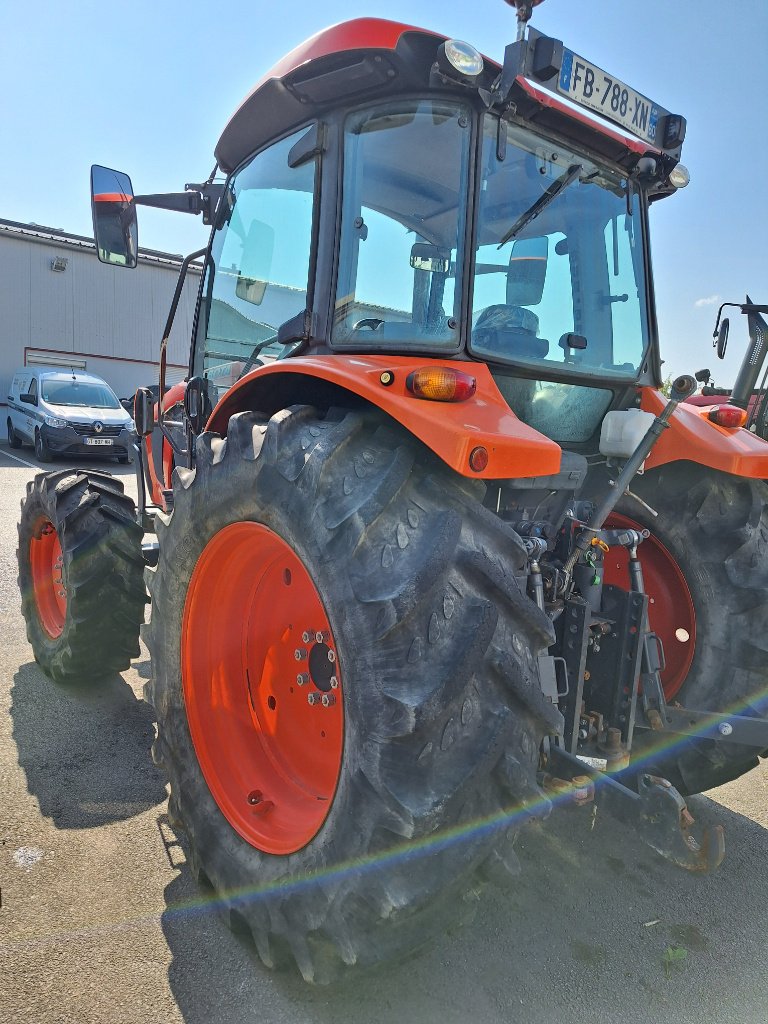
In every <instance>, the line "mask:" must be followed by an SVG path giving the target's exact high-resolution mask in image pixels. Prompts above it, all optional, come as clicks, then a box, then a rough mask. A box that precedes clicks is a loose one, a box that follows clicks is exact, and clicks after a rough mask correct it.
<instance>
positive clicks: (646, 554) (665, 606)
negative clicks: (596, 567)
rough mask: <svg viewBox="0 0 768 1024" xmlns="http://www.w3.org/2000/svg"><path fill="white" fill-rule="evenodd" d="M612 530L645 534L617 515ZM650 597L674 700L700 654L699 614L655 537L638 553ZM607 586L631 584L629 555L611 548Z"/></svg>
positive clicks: (667, 688) (665, 681)
mask: <svg viewBox="0 0 768 1024" xmlns="http://www.w3.org/2000/svg"><path fill="white" fill-rule="evenodd" d="M608 526H609V527H622V526H623V527H627V528H629V529H632V530H642V529H643V527H642V526H640V525H638V523H636V522H634V520H632V519H629V518H627V516H621V515H618V514H616V513H614V514H613V515H612V516H611V517H610V518H609V520H608ZM637 553H638V555H639V557H640V564H641V565H642V567H643V580H644V582H645V589H646V592H647V594H648V600H649V604H648V621H649V623H650V627H651V629H652V630H653V632H654V633H656V634H657V635H658V636H659V637H661V642H662V644H663V645H664V658H665V660H666V667H665V668H664V671H663V672H662V673H661V683H662V686H663V688H664V696H665V697H666V698H667V700H671V699H672V698H673V697H674V696H675V694H676V693H678V692H679V690H680V687H681V686H682V685H683V683H684V682H685V680H686V677H687V676H688V672H689V671H690V668H691V665H692V663H693V655H694V653H695V650H696V611H695V609H694V607H693V598H692V597H691V592H690V590H689V589H688V584H687V583H686V580H685V576H683V574H682V572H681V570H680V566H679V565H678V564H677V561H676V559H675V557H674V555H672V553H671V552H670V551H668V550H667V548H666V547H664V545H663V544H662V543H661V541H660V540H659V539H658V538H657V537H655V536H654V535H653V533H651V536H650V537H648V538H646V540H644V541H643V543H642V544H641V545H640V546H639V548H638V549H637ZM605 582H606V583H613V584H615V585H616V586H619V587H627V586H628V584H629V555H628V553H627V551H626V550H625V549H624V548H619V547H615V548H611V550H610V552H609V553H608V554H606V556H605Z"/></svg>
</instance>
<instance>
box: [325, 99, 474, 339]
mask: <svg viewBox="0 0 768 1024" xmlns="http://www.w3.org/2000/svg"><path fill="white" fill-rule="evenodd" d="M471 123H472V117H471V111H470V109H469V108H468V107H465V106H464V105H462V104H459V103H455V102H446V101H445V100H432V99H421V100H397V101H393V102H391V103H389V104H386V105H382V106H377V107H375V108H372V109H371V110H367V111H363V112H358V113H355V114H353V115H352V116H351V117H350V118H348V119H347V123H346V125H345V133H344V192H343V194H344V204H343V208H342V214H341V231H342V238H341V252H340V256H339V280H338V288H337V293H336V307H335V313H334V325H333V341H334V344H335V345H336V346H345V347H354V348H357V349H364V348H366V347H369V346H370V347H376V346H382V347H386V346H388V347H393V345H394V346H397V347H398V348H399V349H402V350H408V349H409V348H412V349H420V350H422V351H423V350H430V351H432V350H438V351H456V350H457V349H458V347H459V316H460V310H459V304H460V300H461V288H460V269H461V265H462V260H463V248H462V244H461V242H462V239H463V236H464V223H465V221H464V216H465V209H466V198H465V197H466V194H467V168H468V163H469V145H470V137H471ZM457 268H458V269H457Z"/></svg>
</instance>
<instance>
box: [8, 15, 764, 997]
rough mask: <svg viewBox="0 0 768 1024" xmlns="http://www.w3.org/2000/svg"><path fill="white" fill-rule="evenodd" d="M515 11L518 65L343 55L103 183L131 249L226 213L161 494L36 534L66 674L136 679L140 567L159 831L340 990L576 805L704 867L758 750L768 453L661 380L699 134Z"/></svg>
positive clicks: (42, 624)
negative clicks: (679, 203) (658, 237)
mask: <svg viewBox="0 0 768 1024" xmlns="http://www.w3.org/2000/svg"><path fill="white" fill-rule="evenodd" d="M516 6H517V8H518V22H519V28H518V33H517V35H518V38H517V40H516V41H515V42H513V43H511V44H510V45H509V46H507V48H506V51H505V54H504V58H503V61H502V63H500V64H498V63H495V62H493V61H491V60H489V59H487V58H485V57H483V56H481V54H480V53H479V52H478V51H477V50H476V49H474V48H473V47H472V46H470V45H468V44H467V43H464V42H461V41H458V40H454V39H448V38H446V37H445V36H443V35H440V34H438V33H435V32H429V31H424V30H422V29H418V28H413V27H410V26H408V25H401V24H394V23H392V22H388V21H382V20H376V19H361V20H357V21H352V22H348V23H346V24H342V25H337V26H335V27H333V28H330V29H328V30H326V31H323V32H321V33H319V34H318V35H317V36H315V37H313V38H312V39H310V40H308V41H307V42H305V43H303V44H302V45H301V46H299V47H298V48H297V49H296V50H294V51H293V52H292V53H290V54H289V55H288V56H287V57H285V58H284V59H283V60H282V61H281V62H280V63H279V64H278V65H277V66H276V67H275V68H274V69H273V70H272V71H270V72H269V73H268V74H267V75H265V76H264V78H262V79H261V80H260V81H259V83H258V84H257V85H256V87H255V89H254V90H253V92H252V93H251V94H250V95H249V96H248V97H247V98H246V99H245V101H244V102H243V103H242V105H241V106H240V107H239V109H238V110H237V111H236V112H235V114H234V115H233V117H232V118H231V120H230V122H229V124H228V125H227V126H226V128H225V129H224V132H223V134H222V136H221V138H220V140H219V142H218V145H217V147H216V161H217V164H216V167H215V168H214V173H212V174H211V176H210V177H209V178H208V180H207V181H205V182H203V183H202V184H199V185H187V186H186V190H185V191H184V192H183V193H178V194H173V195H168V196H136V195H134V193H133V189H132V186H131V183H130V180H129V179H128V177H127V176H126V175H124V174H121V173H119V172H116V171H112V170H109V169H107V168H103V167H95V168H94V169H93V173H92V190H93V212H94V225H95V233H96V240H97V248H98V251H99V255H100V257H101V258H102V260H104V261H106V262H108V263H112V264H114V265H115V266H125V267H130V266H134V265H135V264H136V262H137V259H138V253H139V249H138V239H137V234H136V207H137V206H138V205H142V204H144V205H153V206H156V207H163V208H167V209H176V210H183V211H185V212H189V213H196V214H201V215H202V216H203V218H204V220H205V222H206V223H209V224H210V225H211V228H212V232H211V239H210V244H209V246H208V247H207V248H206V249H205V250H204V251H203V252H201V253H195V254H193V255H192V256H191V257H189V259H190V260H191V259H196V258H201V257H202V258H203V261H204V270H203V274H202V280H201V286H200V292H199V299H198V306H197V316H196V322H195V326H194V333H193V338H192V345H191V355H190V362H189V374H188V378H187V380H186V382H185V384H183V385H181V386H178V387H176V388H172V389H171V390H170V391H166V389H165V381H164V367H165V344H166V341H165V340H164V341H163V345H162V348H161V359H160V363H161V371H160V388H159V396H158V398H157V401H155V396H153V395H152V394H151V393H150V391H149V390H148V389H143V390H139V392H138V393H137V395H136V400H135V419H136V424H137V430H138V433H139V435H140V436H141V438H142V443H141V446H140V447H139V448H137V451H136V463H137V479H138V484H139V507H138V509H136V508H135V507H134V506H133V504H132V502H131V501H130V500H129V499H128V498H127V497H126V496H125V495H124V494H123V493H122V487H121V485H120V484H119V483H118V482H117V481H115V480H114V479H112V478H110V477H108V476H106V475H103V474H100V473H91V472H90V471H87V472H86V471H77V472H75V471H68V470H62V471H60V472H57V473H48V474H41V475H40V476H38V477H36V479H35V480H34V482H33V483H31V484H30V488H29V493H28V496H27V499H26V501H25V503H24V505H23V508H22V517H21V525H20V528H19V538H20V540H19V564H20V584H21V589H22V594H23V602H24V614H25V617H26V620H27V626H28V633H29V638H30V641H31V643H32V645H33V648H34V651H35V656H36V657H37V659H38V661H39V663H40V664H41V666H42V667H43V669H44V670H45V671H47V672H48V673H49V674H50V675H51V676H52V677H53V678H54V679H55V680H57V681H59V682H62V683H66V682H69V681H71V680H80V679H83V678H93V679H94V680H96V679H98V678H99V676H102V675H103V674H104V672H105V671H106V670H114V669H124V668H126V667H127V666H128V664H129V659H130V656H131V655H132V654H134V653H135V652H136V651H137V650H138V636H139V626H140V623H141V622H142V620H143V618H144V608H145V590H144V576H143V574H144V571H145V566H146V579H147V583H148V591H149V600H150V602H151V620H150V622H149V625H148V630H147V643H148V646H149V649H150V653H151V658H152V680H151V682H150V683H149V684H148V687H147V698H148V700H149V701H151V702H152V704H153V705H154V707H155V709H156V713H157V728H158V735H157V739H156V742H155V746H154V753H155V757H156V760H157V761H158V762H159V763H161V764H163V765H164V766H165V769H166V771H167V773H168V776H169V778H170V784H171V796H170V813H171V816H172V819H173V820H174V821H175V822H177V823H178V825H179V827H180V828H181V829H183V831H184V832H185V833H186V837H187V842H188V850H189V858H190V862H191V864H192V867H193V870H194V872H195V873H196V874H197V876H198V877H199V878H201V879H204V880H206V881H207V883H208V884H209V885H210V886H211V887H212V888H213V890H214V891H215V892H216V894H217V898H218V901H219V905H220V906H221V907H222V908H223V911H224V913H225V915H226V917H227V918H228V920H229V922H230V923H231V924H232V925H233V926H235V927H238V928H241V929H243V930H245V931H247V932H248V933H249V934H250V935H251V936H252V937H253V940H254V942H255V945H256V948H257V950H258V953H259V955H260V957H261V959H262V960H263V961H264V963H265V964H267V965H268V966H275V965H277V964H278V963H281V962H282V961H283V960H286V959H287V960H289V961H291V960H292V961H295V963H296V964H297V965H298V968H299V969H300V971H301V973H302V974H303V976H304V977H305V978H306V979H307V980H312V981H316V982H326V981H329V980H331V979H332V978H335V977H336V976H337V975H338V974H339V972H341V971H343V970H344V969H345V967H346V966H350V965H353V964H360V965H367V964H372V963H375V962H377V961H380V960H383V959H386V958H388V957H392V956H400V955H403V954H404V953H405V952H407V951H409V950H411V949H413V948H415V947H416V946H418V945H419V944H420V943H421V942H423V941H424V939H425V937H426V936H428V935H429V933H430V932H432V931H434V930H435V929H438V928H440V927H441V923H442V922H446V921H453V920H454V919H455V917H456V914H457V907H458V906H460V905H461V903H462V900H461V897H462V895H463V894H464V893H465V892H466V890H467V888H468V887H469V886H470V885H474V884H476V883H475V881H474V879H475V878H476V877H477V876H480V877H489V876H492V877H497V876H502V877H504V876H506V875H508V874H515V873H516V871H517V868H518V864H517V858H516V855H515V849H514V846H515V838H516V835H517V833H518V831H519V828H520V827H521V826H522V825H523V824H524V823H525V822H526V821H527V820H529V819H531V818H537V817H545V816H546V815H547V814H548V813H549V811H550V810H551V808H552V806H553V804H558V803H560V802H561V801H566V802H571V801H573V800H575V801H576V802H579V803H585V802H592V801H594V802H596V803H597V804H598V805H599V806H601V807H602V808H604V810H605V811H606V812H608V813H611V814H614V815H616V816H618V817H619V818H621V819H622V820H623V821H625V822H627V823H629V824H630V825H632V826H633V827H635V828H636V829H637V830H638V832H639V833H640V835H641V836H642V837H643V838H644V839H645V840H646V841H647V842H648V843H649V844H650V845H651V846H652V847H653V848H654V849H656V850H657V851H659V853H661V854H662V855H664V856H666V857H667V858H669V859H671V860H672V861H674V862H675V863H678V864H680V865H682V866H684V867H687V868H690V869H693V870H708V869H712V868H714V867H715V866H717V864H718V863H719V862H720V860H721V859H722V856H723V836H722V830H721V829H719V828H714V829H712V830H710V831H709V832H708V833H700V832H699V830H698V829H697V827H696V825H695V823H694V821H693V818H692V816H691V814H690V812H689V811H688V809H687V807H686V804H685V801H684V798H683V794H690V793H695V792H698V791H701V790H703V789H707V788H709V787H712V786H716V785H718V784H719V783H722V782H724V781H725V780H728V779H733V778H735V777H737V776H738V775H740V774H742V773H743V772H746V771H747V770H749V769H750V768H752V767H753V766H754V765H756V764H757V763H758V756H759V755H760V754H761V753H763V752H765V751H766V749H768V721H767V720H766V717H767V716H766V694H767V693H768V691H767V690H766V686H767V684H768V658H767V657H766V644H767V643H768V640H767V639H766V638H768V601H767V600H766V595H768V558H766V544H767V542H768V518H767V516H766V511H765V505H766V497H767V496H768V491H767V490H766V485H765V483H764V482H763V481H764V479H766V478H767V477H768V446H767V445H766V443H765V441H763V440H762V439H761V438H759V437H755V436H754V435H753V434H751V433H749V432H747V431H745V430H741V429H739V428H734V427H732V426H729V425H728V423H727V422H720V421H719V420H718V418H717V416H716V415H715V416H710V411H711V410H708V409H706V408H697V407H695V406H692V405H685V404H679V405H678V402H683V401H684V399H685V398H686V397H688V396H689V395H690V394H691V393H692V392H693V390H694V388H695V381H694V380H693V379H692V378H690V377H681V378H679V379H678V380H677V381H675V383H674V385H673V391H672V399H671V401H667V399H665V398H664V397H663V396H662V395H661V393H660V391H659V390H658V389H659V385H660V382H661V373H660V357H659V345H658V337H657V325H656V316H655V310H654V292H653V278H652V274H651V265H650V252H649V228H648V219H649V207H650V206H651V205H652V204H653V203H654V202H656V201H658V200H661V199H664V198H666V197H668V196H671V195H672V194H673V193H675V192H676V191H677V190H678V189H679V188H681V187H683V186H684V185H685V184H686V183H687V180H688V176H687V172H686V171H685V169H684V168H683V167H682V165H681V164H680V163H679V158H680V151H681V146H682V143H683V137H684V134H685V120H684V119H683V118H682V117H680V116H679V115H676V114H673V113H672V112H670V111H667V110H665V109H664V108H662V107H660V106H659V105H658V104H657V103H655V102H652V101H651V100H649V99H648V98H647V97H646V96H644V95H643V94H641V93H639V92H636V91H635V90H634V89H633V88H631V87H630V86H628V85H626V84H625V83H623V82H622V81H620V80H619V79H617V78H615V77H614V76H612V75H608V74H607V73H605V72H604V71H602V70H601V69H600V68H599V67H597V66H596V65H594V64H592V63H591V62H590V61H589V60H587V59H585V58H583V57H581V56H579V55H578V54H576V53H574V52H572V51H571V50H569V49H568V48H567V47H566V46H564V45H563V43H562V42H560V41H559V40H557V39H552V38H549V37H547V36H544V35H542V34H541V33H539V32H537V31H535V30H534V29H532V28H529V27H527V25H526V22H527V20H528V18H529V17H530V13H531V7H532V6H534V5H533V4H526V3H523V2H519V3H517V4H516ZM188 262H189V260H188V261H186V262H185V265H184V268H183V270H182V276H181V278H180V281H179V286H178V289H177V293H176V299H175V301H174V304H173V307H172V309H171V314H170V317H169V326H168V328H167V329H166V331H165V339H167V337H168V335H169V329H170V324H171V322H172V319H173V314H174V310H175V306H176V302H177V301H178V296H179V294H180V291H181V286H182V282H183V277H184V273H185V272H186V267H187V265H188ZM145 532H146V533H147V534H151V533H152V532H154V533H155V534H156V539H155V540H152V539H149V540H146V541H144V542H142V536H143V534H144V533H145Z"/></svg>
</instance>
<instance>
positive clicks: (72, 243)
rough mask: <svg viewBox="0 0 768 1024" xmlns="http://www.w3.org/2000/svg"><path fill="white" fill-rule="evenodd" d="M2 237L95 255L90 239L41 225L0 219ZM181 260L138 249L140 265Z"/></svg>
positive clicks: (171, 263) (194, 267)
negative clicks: (62, 247) (83, 251)
mask: <svg viewBox="0 0 768 1024" xmlns="http://www.w3.org/2000/svg"><path fill="white" fill-rule="evenodd" d="M3 236H6V237H12V238H18V239H23V240H26V241H30V242H41V243H43V244H49V245H59V246H66V247H69V248H72V249H80V250H85V251H90V252H93V254H94V255H95V254H96V243H95V242H94V240H93V239H92V238H88V237H86V236H85V235H74V234H72V233H71V232H70V231H63V230H62V229H61V228H49V227H45V226H44V225H42V224H22V223H19V222H18V221H15V220H5V219H4V218H2V217H0V238H2V237H3ZM183 259H184V257H183V256H180V255H178V254H176V253H169V252H160V251H158V250H157V249H144V248H141V247H140V248H139V260H140V261H141V262H142V263H151V264H155V265H158V264H160V265H165V266H170V267H173V268H177V267H179V266H180V265H181V262H182V260H183ZM190 269H191V270H197V271H199V270H200V269H201V264H200V263H193V264H191V266H190Z"/></svg>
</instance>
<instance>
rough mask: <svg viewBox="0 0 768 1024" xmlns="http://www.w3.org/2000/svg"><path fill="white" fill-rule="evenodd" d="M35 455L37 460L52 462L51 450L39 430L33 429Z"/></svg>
mask: <svg viewBox="0 0 768 1024" xmlns="http://www.w3.org/2000/svg"><path fill="white" fill-rule="evenodd" d="M35 455H36V456H37V460H38V462H53V452H52V451H51V449H50V448H49V447H48V445H47V444H46V443H45V441H44V440H43V435H42V434H41V433H40V431H39V430H36V431H35Z"/></svg>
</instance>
